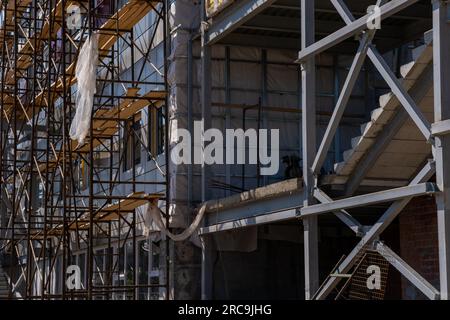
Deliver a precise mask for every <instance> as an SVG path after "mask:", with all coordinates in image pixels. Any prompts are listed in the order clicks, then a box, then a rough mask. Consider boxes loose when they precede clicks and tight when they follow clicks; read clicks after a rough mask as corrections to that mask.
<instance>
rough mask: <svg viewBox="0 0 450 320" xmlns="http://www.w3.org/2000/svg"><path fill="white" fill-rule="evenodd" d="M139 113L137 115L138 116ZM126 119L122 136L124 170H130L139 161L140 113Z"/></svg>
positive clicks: (140, 138)
mask: <svg viewBox="0 0 450 320" xmlns="http://www.w3.org/2000/svg"><path fill="white" fill-rule="evenodd" d="M138 115H139V116H138ZM138 115H136V116H135V117H134V119H130V120H128V121H126V125H125V128H124V135H123V136H124V138H123V142H124V144H123V152H124V153H125V155H124V166H123V169H124V171H127V170H130V169H131V168H132V166H133V165H138V164H140V163H141V140H142V132H141V119H140V113H139V114H138Z"/></svg>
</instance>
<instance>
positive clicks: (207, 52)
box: [194, 0, 213, 300]
mask: <svg viewBox="0 0 450 320" xmlns="http://www.w3.org/2000/svg"><path fill="white" fill-rule="evenodd" d="M205 3H206V1H205V0H202V2H201V6H202V8H201V10H202V19H201V21H202V22H201V23H202V24H201V32H202V35H201V42H202V43H201V68H202V70H201V72H202V79H201V103H202V121H203V130H207V129H208V128H210V127H211V47H210V46H209V45H208V44H207V43H206V38H205V33H206V27H207V17H206V10H205V8H206V7H205ZM203 142H204V141H203V135H202V143H203ZM200 151H201V152H203V145H202V146H201V147H200V148H195V147H194V152H200ZM202 157H203V156H202ZM209 171H210V170H209V168H208V167H207V166H206V165H205V163H204V161H203V162H202V170H201V172H202V175H201V179H202V180H201V186H202V202H205V201H206V200H208V199H209V196H210V194H209V190H210V188H209V187H208V183H209V178H210V172H209ZM212 242H213V241H212V239H211V237H209V236H203V237H202V299H203V300H207V299H211V298H212V281H213V279H212V276H213V261H212V245H213V243H212Z"/></svg>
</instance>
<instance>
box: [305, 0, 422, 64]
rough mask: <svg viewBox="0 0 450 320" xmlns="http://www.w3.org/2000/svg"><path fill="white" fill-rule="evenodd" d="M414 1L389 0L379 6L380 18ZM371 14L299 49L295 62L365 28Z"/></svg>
mask: <svg viewBox="0 0 450 320" xmlns="http://www.w3.org/2000/svg"><path fill="white" fill-rule="evenodd" d="M416 2H418V0H396V1H390V2H388V3H387V4H385V5H383V6H381V7H380V19H381V20H383V19H385V18H388V17H390V16H392V15H394V14H395V13H397V12H399V11H401V10H403V9H404V8H406V7H409V6H410V5H412V4H414V3H416ZM371 16H372V14H371V13H368V14H366V15H365V16H363V17H361V18H359V19H357V20H355V21H353V22H351V23H349V24H348V25H347V26H345V27H343V28H341V29H339V30H338V31H336V32H334V33H332V34H330V35H329V36H327V37H325V38H323V39H321V40H319V41H317V42H316V43H314V44H312V45H310V46H308V47H307V48H305V49H303V50H301V51H300V52H299V54H298V59H297V62H298V63H301V62H303V61H305V60H307V59H308V58H310V57H311V56H315V55H317V54H319V53H321V52H323V51H325V50H327V49H329V48H331V47H333V46H335V45H337V44H339V43H340V42H342V41H344V40H346V39H348V38H351V37H352V36H354V35H356V34H358V33H360V32H361V31H363V30H365V29H367V22H368V21H370V20H372V17H371Z"/></svg>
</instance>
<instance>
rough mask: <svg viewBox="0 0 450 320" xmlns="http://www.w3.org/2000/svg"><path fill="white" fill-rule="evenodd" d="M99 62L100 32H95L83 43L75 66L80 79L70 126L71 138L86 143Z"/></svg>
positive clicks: (76, 74) (79, 143) (77, 76)
mask: <svg viewBox="0 0 450 320" xmlns="http://www.w3.org/2000/svg"><path fill="white" fill-rule="evenodd" d="M97 62H98V34H96V33H94V34H93V35H92V36H91V37H89V39H88V40H87V41H86V42H85V43H84V44H83V47H82V48H81V50H80V54H79V57H78V61H77V65H76V68H75V76H76V78H77V81H78V92H77V96H76V112H75V117H74V118H73V120H72V124H71V126H70V132H69V134H70V138H71V139H72V140H77V141H78V145H82V144H83V143H84V139H85V138H86V136H87V134H88V131H89V129H90V123H91V114H92V108H93V105H94V94H95V93H96V81H97V80H96V74H97Z"/></svg>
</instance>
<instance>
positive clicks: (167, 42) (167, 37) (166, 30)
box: [149, 0, 192, 300]
mask: <svg viewBox="0 0 450 320" xmlns="http://www.w3.org/2000/svg"><path fill="white" fill-rule="evenodd" d="M162 6H163V7H162V9H161V13H162V15H163V18H162V19H163V25H164V33H163V37H164V38H163V40H164V90H165V92H166V96H165V101H164V102H165V103H164V111H165V112H164V119H165V128H164V136H165V139H164V151H165V155H164V161H165V163H166V176H165V186H166V192H165V194H166V206H165V209H166V221H165V222H166V228H167V230H169V231H171V229H170V194H171V187H170V156H169V152H170V151H169V149H170V141H169V125H170V115H169V99H168V96H169V94H168V93H169V82H168V80H167V76H168V63H167V61H168V57H169V54H170V49H171V42H170V24H169V23H168V19H169V1H168V0H165V1H163V3H162ZM191 49H192V48H191ZM149 50H150V49H149ZM150 247H151V246H150ZM165 253H166V270H165V271H166V272H165V275H166V279H165V283H164V284H165V290H166V300H169V299H170V262H171V260H170V238H169V237H168V236H166V246H165ZM150 254H151V253H150V252H149V255H150ZM149 266H151V264H150V265H149Z"/></svg>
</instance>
